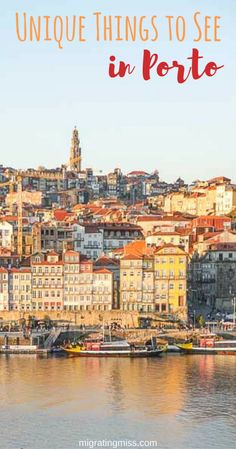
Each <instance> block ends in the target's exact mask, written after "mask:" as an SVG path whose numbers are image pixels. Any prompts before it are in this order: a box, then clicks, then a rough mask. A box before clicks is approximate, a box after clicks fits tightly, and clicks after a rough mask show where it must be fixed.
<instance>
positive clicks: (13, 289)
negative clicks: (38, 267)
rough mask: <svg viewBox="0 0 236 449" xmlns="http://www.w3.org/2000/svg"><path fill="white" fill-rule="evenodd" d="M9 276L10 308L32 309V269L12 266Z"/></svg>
mask: <svg viewBox="0 0 236 449" xmlns="http://www.w3.org/2000/svg"><path fill="white" fill-rule="evenodd" d="M8 273H9V274H8V276H9V310H19V311H27V310H31V299H32V296H31V269H30V268H23V267H22V268H12V269H10V270H9V272H8Z"/></svg>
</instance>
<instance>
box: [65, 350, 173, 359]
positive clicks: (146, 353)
mask: <svg viewBox="0 0 236 449" xmlns="http://www.w3.org/2000/svg"><path fill="white" fill-rule="evenodd" d="M63 349H64V351H65V352H66V353H67V354H69V355H73V356H75V357H129V358H141V357H142V358H147V357H158V356H160V355H161V354H162V353H163V352H164V351H165V349H164V348H161V349H154V350H151V351H145V350H144V351H138V350H137V351H87V350H82V351H76V348H75V349H73V348H71V349H70V348H68V349H67V348H63Z"/></svg>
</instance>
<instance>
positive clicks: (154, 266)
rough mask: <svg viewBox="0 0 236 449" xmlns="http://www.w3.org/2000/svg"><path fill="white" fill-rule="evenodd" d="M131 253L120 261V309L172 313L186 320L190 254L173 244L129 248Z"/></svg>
mask: <svg viewBox="0 0 236 449" xmlns="http://www.w3.org/2000/svg"><path fill="white" fill-rule="evenodd" d="M126 248H127V250H128V245H127V247H126ZM129 250H130V253H129V254H127V253H126V252H125V255H124V256H123V257H122V258H121V259H120V306H121V309H122V310H127V311H139V312H158V313H162V314H163V313H164V314H165V313H166V314H169V313H170V314H175V315H178V316H179V317H180V318H183V319H185V318H186V317H187V303H186V297H187V295H186V291H187V259H188V255H187V253H186V252H185V251H184V250H182V249H181V248H180V247H178V246H175V245H172V244H164V245H163V246H161V247H159V248H154V247H152V248H150V247H148V246H146V247H143V248H142V249H141V247H140V248H135V247H134V248H133V247H132V246H130V248H129ZM138 250H139V251H138ZM132 251H133V252H132ZM145 251H146V253H145ZM151 251H152V253H151Z"/></svg>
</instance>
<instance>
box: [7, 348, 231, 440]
mask: <svg viewBox="0 0 236 449" xmlns="http://www.w3.org/2000/svg"><path fill="white" fill-rule="evenodd" d="M235 373H236V357H232V356H228V357H227V356H222V357H220V356H179V355H173V356H164V357H162V358H159V359H133V360H129V359H116V358H114V359H112V358H110V359H99V358H87V359H86V358H83V359H79V358H73V357H72V358H49V359H47V358H41V359H39V358H37V357H35V356H27V357H24V356H10V357H0V420H1V428H2V431H1V434H0V447H9V448H10V449H11V448H13V447H16V446H14V445H15V443H16V442H17V447H19V444H18V443H19V441H20V442H21V443H22V447H28V446H29V447H30V448H31V449H38V448H39V447H40V448H41V449H43V448H44V447H45V448H55V447H57V448H60V447H63V445H64V447H68V448H73V449H74V448H75V447H76V441H77V440H78V437H79V435H80V438H81V439H82V435H83V436H84V438H89V437H90V438H99V435H100V437H103V438H105V437H109V436H110V437H113V439H116V438H119V437H122V438H124V437H126V438H138V437H139V438H140V439H151V438H154V437H155V438H156V437H157V436H158V441H160V445H162V447H166V448H168V449H169V448H170V449H172V448H174V447H178V448H182V447H183V448H186V444H187V447H188V448H190V449H191V448H194V449H198V447H199V448H200V447H203V446H204V445H205V446H206V443H207V444H210V446H209V447H215V448H217V449H221V447H223V446H222V444H224V445H226V446H227V447H228V449H231V447H232V448H233V442H234V441H235V438H236V431H235V418H236V385H235ZM12 423H14V425H12ZM42 429H43V437H42V435H41V430H42ZM198 432H199V433H200V435H199V436H197V437H196V435H197V433H198ZM35 436H37V438H35ZM45 438H46V440H45ZM6 442H7V444H6ZM26 442H27V444H28V446H26V445H25V446H23V444H25V443H26ZM201 445H203V446H201Z"/></svg>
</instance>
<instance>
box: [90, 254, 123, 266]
mask: <svg viewBox="0 0 236 449" xmlns="http://www.w3.org/2000/svg"><path fill="white" fill-rule="evenodd" d="M95 265H96V266H98V265H100V266H103V265H116V266H118V265H119V262H117V260H114V259H111V258H110V257H107V256H101V257H99V258H98V259H97V260H96V262H95Z"/></svg>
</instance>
